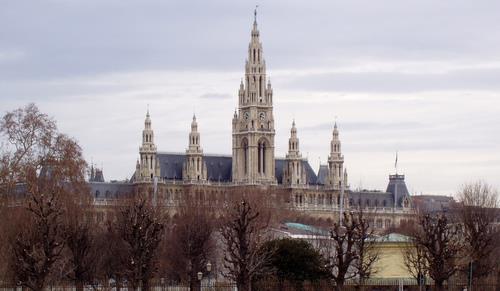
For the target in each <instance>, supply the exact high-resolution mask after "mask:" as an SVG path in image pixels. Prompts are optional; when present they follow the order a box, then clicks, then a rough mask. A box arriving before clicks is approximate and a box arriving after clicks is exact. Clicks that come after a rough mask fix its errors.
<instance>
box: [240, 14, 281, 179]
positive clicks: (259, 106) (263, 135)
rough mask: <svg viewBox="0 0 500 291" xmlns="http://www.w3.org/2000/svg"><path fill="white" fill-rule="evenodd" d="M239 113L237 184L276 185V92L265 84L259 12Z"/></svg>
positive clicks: (268, 82)
mask: <svg viewBox="0 0 500 291" xmlns="http://www.w3.org/2000/svg"><path fill="white" fill-rule="evenodd" d="M238 105H239V106H238V111H237V112H235V115H234V117H233V168H232V171H233V172H232V179H233V182H235V183H246V184H255V183H259V184H270V183H275V182H276V178H275V162H274V134H275V133H274V117H273V90H272V88H271V82H270V81H267V83H266V62H265V61H264V54H263V50H262V43H261V42H260V39H259V30H258V29H257V12H255V19H254V23H253V29H252V32H251V40H250V44H249V45H248V58H247V60H246V64H245V80H244V81H243V80H242V81H241V84H240V88H239V92H238Z"/></svg>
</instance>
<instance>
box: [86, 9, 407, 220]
mask: <svg viewBox="0 0 500 291" xmlns="http://www.w3.org/2000/svg"><path fill="white" fill-rule="evenodd" d="M273 98H274V95H273V87H272V84H271V82H270V80H269V79H268V78H267V74H266V62H265V60H264V53H263V49H262V43H261V41H260V38H259V30H258V27H257V21H256V19H255V20H254V23H253V27H252V30H251V38H250V43H249V45H248V55H247V60H246V63H245V75H244V78H242V81H241V83H240V84H239V90H238V95H237V102H238V109H237V110H236V111H235V112H234V115H233V118H232V120H228V122H231V124H232V153H231V154H228V155H225V154H220V155H207V154H204V153H203V150H202V139H201V137H202V135H201V133H200V132H199V131H198V123H197V120H196V117H195V116H193V119H192V122H191V132H189V133H187V132H186V135H187V136H188V137H189V144H188V147H187V149H186V151H185V152H178V153H175V152H163V151H159V150H158V148H157V145H156V144H155V136H154V130H153V125H152V118H151V116H150V114H149V110H148V112H147V114H146V118H145V122H144V130H143V131H142V145H141V146H140V148H139V158H138V160H137V164H136V168H135V171H133V169H131V172H133V175H132V176H131V178H130V180H129V181H127V182H105V181H104V178H103V175H102V171H99V170H97V169H94V168H92V170H91V175H90V179H89V180H90V186H91V191H92V195H93V196H94V201H95V203H96V205H103V206H106V205H111V204H113V202H115V201H117V200H119V199H120V197H122V196H123V195H126V194H130V193H136V194H137V193H146V194H148V195H150V197H151V199H153V201H154V203H155V204H156V205H158V206H165V207H173V208H175V207H176V206H177V205H179V202H180V201H181V200H182V199H185V198H186V197H190V198H192V199H196V200H199V201H204V203H206V204H207V205H211V206H214V207H218V206H222V205H223V203H224V202H225V201H227V200H228V199H229V198H230V195H233V194H234V193H238V192H249V193H250V192H259V193H263V195H264V197H266V199H269V201H271V202H272V204H273V205H274V206H275V207H277V208H282V209H286V210H292V211H298V212H300V213H303V214H307V215H309V216H311V217H315V218H317V219H323V220H329V219H330V220H333V219H336V218H338V215H339V213H340V211H343V210H346V209H359V208H363V209H366V210H367V212H368V213H370V217H371V218H370V219H373V226H374V227H376V228H378V229H386V228H389V227H391V226H397V225H398V224H400V223H401V222H402V221H406V220H408V219H410V218H411V215H412V213H413V212H412V208H411V200H410V196H409V193H408V190H407V188H406V185H405V182H404V176H403V175H397V174H396V175H390V176H389V183H388V186H387V190H386V191H385V192H384V191H352V190H351V189H350V188H349V183H348V175H347V171H346V170H345V168H344V156H343V155H342V145H341V141H340V134H339V129H338V127H337V124H335V125H334V128H333V132H332V135H331V142H330V153H329V156H328V163H327V164H326V165H320V167H319V169H318V171H315V170H314V169H312V167H311V166H310V164H309V162H308V161H307V159H305V158H303V157H302V155H301V152H300V144H299V136H298V131H297V128H296V125H295V122H292V126H291V129H290V138H289V141H288V152H287V154H286V157H285V158H276V157H275V124H274V112H273ZM278 98H279V97H278ZM124 162H125V163H127V164H128V163H129V162H130V161H128V162H127V161H124Z"/></svg>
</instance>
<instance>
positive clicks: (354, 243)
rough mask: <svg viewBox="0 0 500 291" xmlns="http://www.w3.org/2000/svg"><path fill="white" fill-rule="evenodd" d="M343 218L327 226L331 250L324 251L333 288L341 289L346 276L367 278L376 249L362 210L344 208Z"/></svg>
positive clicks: (376, 257)
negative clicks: (348, 210) (345, 209)
mask: <svg viewBox="0 0 500 291" xmlns="http://www.w3.org/2000/svg"><path fill="white" fill-rule="evenodd" d="M342 215H343V219H341V221H340V222H336V223H334V224H333V227H332V228H331V229H330V237H331V243H332V244H333V246H332V253H330V254H329V255H328V259H329V264H330V268H331V269H332V276H333V280H334V281H335V283H336V289H337V290H342V288H343V286H344V284H345V281H346V280H347V279H351V278H355V277H359V278H360V281H363V280H365V279H366V278H369V277H370V276H371V275H372V274H373V273H374V272H375V270H374V269H373V265H374V263H375V262H376V261H377V260H378V258H379V255H378V252H377V251H376V250H375V248H374V241H373V237H372V232H373V230H372V228H371V227H370V224H369V222H368V220H367V219H366V218H365V216H364V213H363V211H362V210H358V211H357V212H344V213H343V214H342Z"/></svg>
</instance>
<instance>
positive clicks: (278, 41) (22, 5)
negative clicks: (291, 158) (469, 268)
mask: <svg viewBox="0 0 500 291" xmlns="http://www.w3.org/2000/svg"><path fill="white" fill-rule="evenodd" d="M255 4H256V2H255V1H234V0H221V1H186V0H180V1H160V0H157V1H154V0H141V1H127V0H52V1H23V0H12V1H10V0H2V1H0V101H1V103H0V111H1V113H2V114H3V113H4V112H6V111H8V110H12V109H15V108H18V107H20V106H24V105H25V104H27V103H29V102H35V103H36V104H37V105H38V106H39V107H40V109H41V110H42V111H44V112H46V113H48V114H49V115H51V116H53V117H54V118H55V119H56V120H57V122H58V126H59V129H60V130H61V131H63V132H65V133H68V134H69V135H71V136H73V137H75V138H76V139H77V140H78V141H79V142H80V144H81V146H82V147H83V150H84V155H85V157H86V158H87V159H88V161H90V160H91V159H92V160H93V161H94V162H96V163H97V164H98V165H99V166H100V165H101V164H102V165H103V167H104V175H105V178H106V179H107V180H109V179H123V178H125V177H130V175H131V174H132V173H133V171H134V169H135V161H136V159H137V157H138V147H139V146H140V143H141V131H142V129H143V127H144V116H145V113H146V108H147V104H149V106H150V111H151V116H152V122H153V128H154V130H155V138H156V144H157V146H158V149H159V150H160V151H169V152H182V151H184V150H185V148H186V147H187V143H188V133H189V128H190V121H191V117H192V114H193V112H196V115H197V117H198V122H199V130H200V131H201V142H202V146H203V148H204V151H205V153H218V154H230V153H231V119H232V115H233V111H234V108H235V107H236V106H237V90H238V87H239V82H240V78H241V77H242V76H243V74H244V62H245V58H246V52H247V46H248V42H249V40H250V29H251V24H252V21H253V9H254V6H255ZM258 4H259V9H258V11H259V12H258V23H259V29H260V32H261V40H262V42H263V46H264V57H265V59H266V63H267V72H268V76H269V77H270V78H271V81H272V84H273V88H274V102H275V103H274V114H275V126H276V140H275V143H276V144H275V146H276V155H277V156H284V155H285V153H286V151H287V144H288V137H289V133H290V132H289V129H290V126H291V123H292V119H293V118H295V120H296V123H297V127H298V135H299V138H300V149H301V151H302V154H303V156H307V157H308V159H309V162H310V163H311V164H312V166H313V168H315V169H317V168H318V166H319V162H320V161H321V162H322V163H325V162H326V160H327V156H328V154H329V142H330V139H331V134H332V133H331V131H332V128H333V123H334V120H335V116H337V122H338V125H339V129H340V137H341V140H342V144H343V152H344V156H345V166H346V168H347V170H348V173H349V177H350V184H351V187H353V188H357V187H362V188H369V189H381V190H385V187H386V185H387V180H388V175H389V174H391V173H393V172H394V159H395V153H396V151H399V172H400V173H404V174H406V182H407V185H408V188H409V190H410V192H411V193H412V194H420V193H425V194H450V195H451V194H454V193H456V191H457V190H458V189H459V188H460V185H462V184H463V183H465V182H470V181H473V180H476V179H484V180H485V181H487V182H489V183H491V184H493V185H494V186H496V187H500V179H499V178H500V174H499V173H500V2H499V1H470V0H466V1H463V0H453V1H435V0H415V1H413V0H411V1H401V0H394V1H389V0H383V1H368V0H367V1H357V0H350V1H332V0H328V1H290V0H283V1H265V2H264V1H260V2H259V3H258Z"/></svg>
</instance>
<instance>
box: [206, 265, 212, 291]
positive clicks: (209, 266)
mask: <svg viewBox="0 0 500 291" xmlns="http://www.w3.org/2000/svg"><path fill="white" fill-rule="evenodd" d="M211 271H212V264H211V263H210V261H208V263H207V273H208V288H210V272H211Z"/></svg>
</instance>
